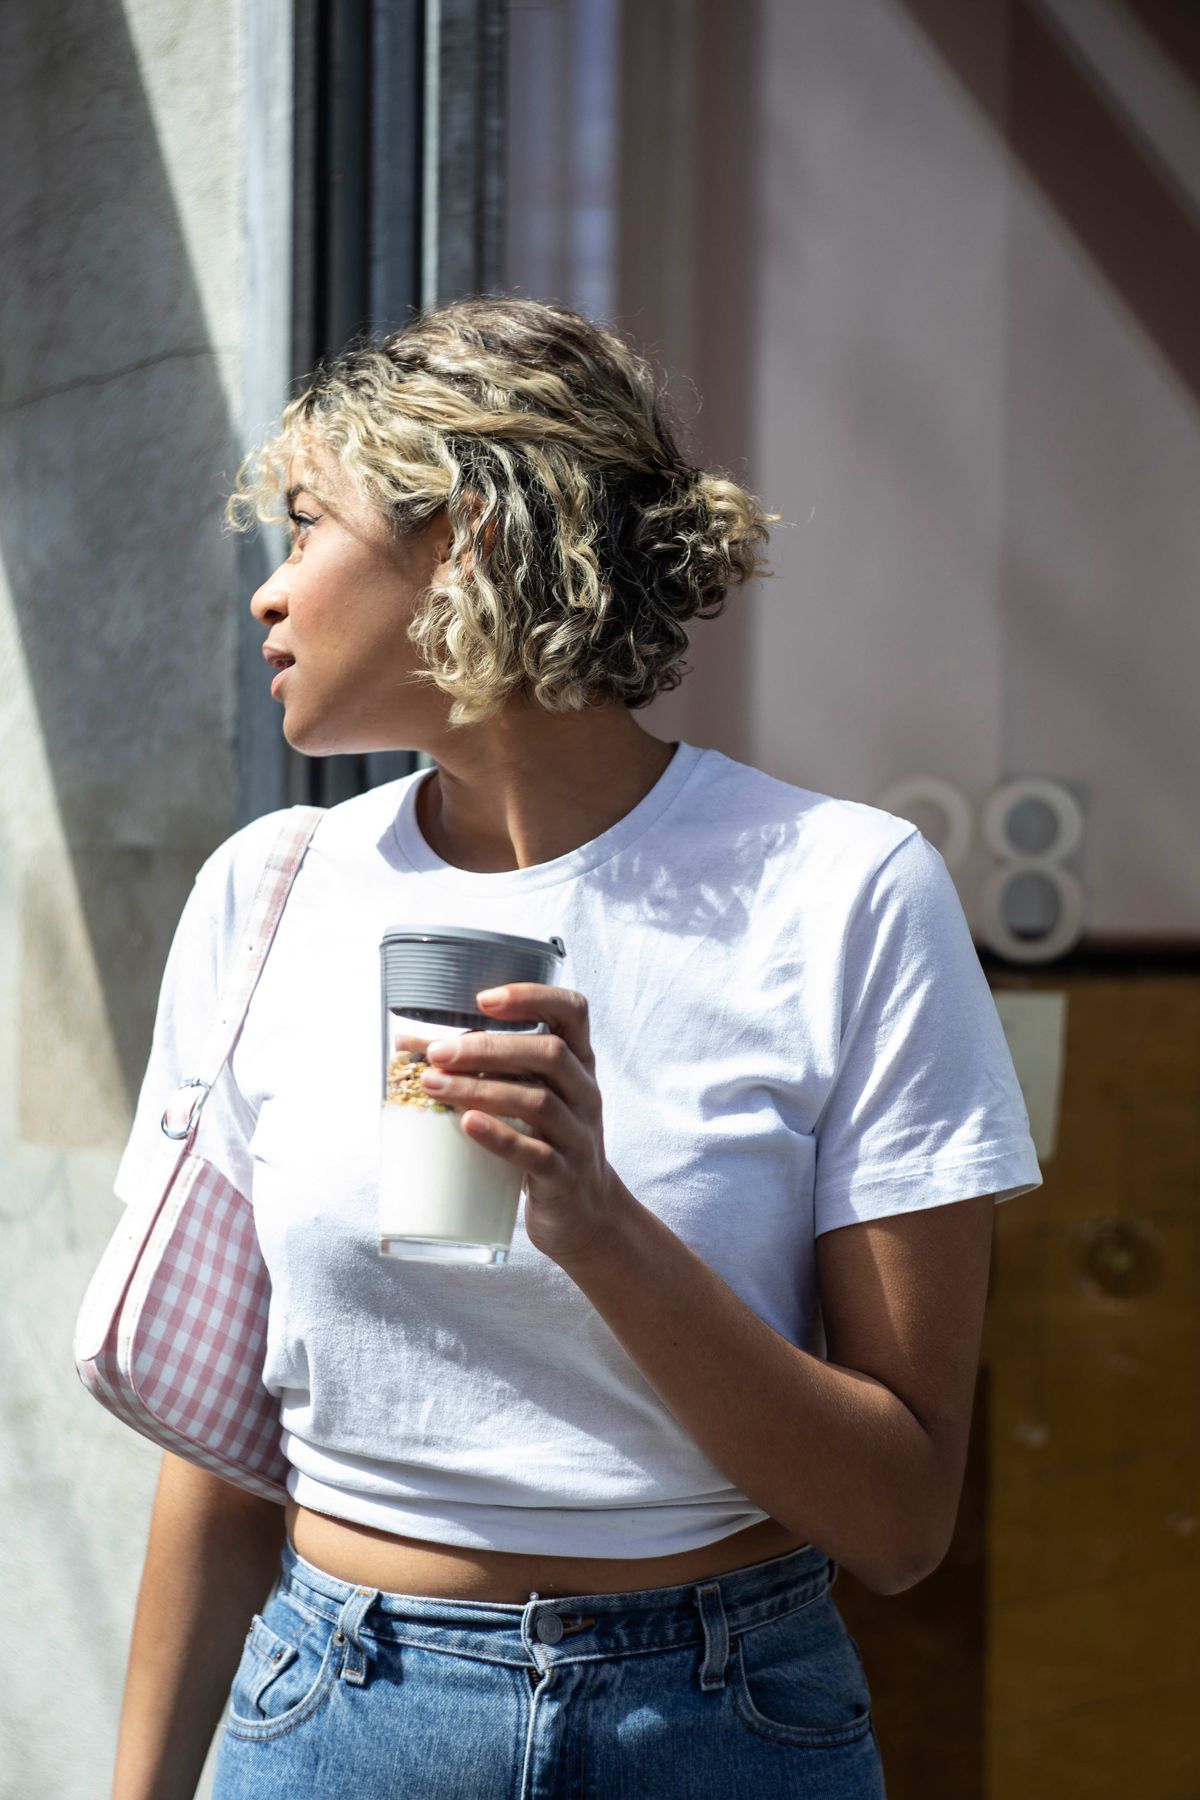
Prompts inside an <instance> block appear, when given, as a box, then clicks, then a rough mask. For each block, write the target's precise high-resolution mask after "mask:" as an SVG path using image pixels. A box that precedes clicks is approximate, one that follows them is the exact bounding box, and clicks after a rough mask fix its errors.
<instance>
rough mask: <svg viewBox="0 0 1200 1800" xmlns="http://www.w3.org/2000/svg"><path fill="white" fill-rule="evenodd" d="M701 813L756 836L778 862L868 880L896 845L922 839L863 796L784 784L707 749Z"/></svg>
mask: <svg viewBox="0 0 1200 1800" xmlns="http://www.w3.org/2000/svg"><path fill="white" fill-rule="evenodd" d="M706 760H707V762H708V792H707V794H706V796H705V800H706V804H705V809H704V810H705V816H706V820H707V822H708V825H709V828H710V829H711V828H712V827H713V826H714V825H716V826H717V827H718V828H719V829H722V830H724V831H726V832H728V833H730V834H732V835H734V836H736V837H739V838H742V839H745V838H748V837H753V838H757V839H758V841H759V843H760V844H761V845H762V846H763V847H764V848H766V849H769V850H770V851H772V852H773V858H778V860H779V861H780V862H781V863H784V864H786V863H789V862H792V861H796V862H803V863H804V864H805V865H806V866H807V867H808V868H809V869H811V868H812V866H813V865H814V864H823V865H826V866H828V868H829V869H830V870H831V871H836V872H838V873H839V874H842V875H849V876H851V877H852V878H853V877H857V878H858V879H866V878H867V877H869V876H870V875H871V874H873V873H874V872H875V871H877V870H878V869H879V868H880V867H881V866H882V864H883V863H885V862H886V861H887V860H888V858H889V857H890V856H891V855H892V853H893V852H894V851H895V850H897V849H898V848H899V846H900V845H901V844H904V843H906V842H907V841H908V840H909V839H914V838H918V839H919V838H920V837H921V833H920V832H919V831H918V829H917V827H916V826H915V825H914V824H913V823H912V821H911V820H909V819H905V818H901V817H899V816H898V815H897V814H895V813H890V812H885V811H884V809H883V808H882V807H879V806H871V805H869V804H868V803H867V802H865V801H862V800H848V799H844V798H842V797H840V796H838V795H835V794H828V793H824V792H822V791H820V790H819V789H816V788H809V787H804V786H802V785H800V784H799V783H798V782H794V781H788V780H785V779H784V778H782V777H780V776H778V775H772V774H770V773H768V771H767V770H765V769H761V768H758V767H757V766H755V765H754V764H751V763H744V762H738V761H737V760H736V759H734V758H733V757H729V756H726V755H724V753H723V752H721V751H717V750H710V751H709V753H708V757H707V759H706Z"/></svg>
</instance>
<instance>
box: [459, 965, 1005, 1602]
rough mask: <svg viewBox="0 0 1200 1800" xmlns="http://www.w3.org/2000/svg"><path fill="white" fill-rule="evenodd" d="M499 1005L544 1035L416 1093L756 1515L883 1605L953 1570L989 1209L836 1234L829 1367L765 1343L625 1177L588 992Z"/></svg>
mask: <svg viewBox="0 0 1200 1800" xmlns="http://www.w3.org/2000/svg"><path fill="white" fill-rule="evenodd" d="M495 991H496V992H497V993H499V994H503V995H505V996H506V997H505V998H504V999H500V1000H488V999H485V997H484V996H483V995H480V996H479V1002H480V1005H481V1006H483V1007H484V1009H485V1010H486V1011H488V1012H489V1013H492V1014H493V1015H494V1016H496V1017H503V1018H506V1019H516V1018H520V1019H530V1020H532V1019H539V1020H542V1021H544V1022H545V1023H546V1024H547V1025H548V1026H549V1027H550V1030H549V1034H547V1035H538V1036H534V1035H529V1034H525V1033H520V1034H515V1033H508V1032H472V1033H467V1034H465V1035H464V1036H462V1037H458V1038H454V1039H451V1040H450V1041H449V1042H448V1043H447V1044H445V1045H444V1046H437V1047H436V1048H435V1047H434V1046H432V1045H431V1046H430V1048H429V1051H428V1056H429V1059H430V1061H431V1063H436V1064H437V1065H438V1070H439V1071H444V1073H445V1075H446V1078H447V1081H448V1082H449V1085H448V1086H443V1087H441V1088H435V1085H434V1084H435V1081H436V1074H435V1072H434V1071H432V1070H431V1071H430V1072H429V1073H428V1074H427V1075H426V1077H425V1080H426V1082H427V1085H429V1086H430V1089H431V1091H437V1092H438V1093H439V1096H440V1097H441V1098H443V1099H444V1100H446V1101H447V1102H448V1103H449V1104H451V1105H453V1106H454V1107H455V1108H456V1109H458V1110H459V1111H460V1113H461V1126H462V1129H463V1130H464V1131H465V1132H466V1133H467V1134H468V1135H469V1136H470V1137H471V1138H473V1139H474V1140H475V1141H476V1142H478V1143H480V1144H483V1145H484V1146H485V1147H486V1148H487V1149H489V1150H491V1151H493V1152H494V1153H495V1154H496V1155H498V1156H501V1157H503V1158H504V1159H505V1160H506V1161H509V1162H511V1163H513V1164H514V1165H516V1166H517V1167H519V1168H520V1169H521V1170H522V1171H523V1172H524V1175H525V1185H526V1194H527V1199H526V1209H525V1223H526V1230H527V1232H528V1235H529V1238H530V1240H531V1242H532V1243H533V1244H534V1245H535V1247H536V1248H538V1249H540V1250H541V1251H543V1252H544V1253H545V1254H546V1255H547V1256H550V1257H552V1258H553V1260H554V1261H555V1262H557V1263H558V1264H559V1266H560V1267H561V1268H562V1269H563V1270H564V1271H565V1272H566V1274H568V1275H569V1276H570V1277H571V1279H572V1280H573V1281H574V1282H575V1283H576V1284H577V1285H578V1287H579V1288H580V1289H581V1290H582V1292H583V1293H584V1294H586V1295H587V1297H588V1299H589V1300H590V1301H591V1303H592V1305H593V1306H594V1307H595V1308H596V1310H597V1311H598V1312H599V1313H600V1315H601V1317H602V1318H603V1319H604V1321H605V1323H606V1324H607V1325H608V1327H609V1329H610V1330H611V1331H612V1333H613V1335H614V1336H615V1337H616V1338H617V1340H618V1341H619V1342H620V1344H621V1345H622V1346H623V1348H624V1349H625V1351H626V1352H627V1354H628V1355H629V1356H630V1358H631V1359H632V1360H633V1362H634V1363H635V1364H636V1365H637V1367H638V1368H639V1369H640V1371H641V1373H642V1374H643V1375H644V1376H645V1378H646V1380H647V1381H648V1382H649V1383H650V1385H651V1387H653V1388H654V1390H655V1391H656V1393H657V1394H658V1395H659V1397H660V1398H661V1400H662V1401H663V1403H664V1405H665V1406H667V1407H668V1408H669V1410H670V1411H671V1412H672V1413H673V1415H674V1416H675V1418H676V1419H677V1420H678V1421H679V1423H680V1424H681V1425H682V1426H683V1428H684V1430H685V1431H686V1432H687V1433H688V1434H689V1436H691V1437H692V1438H693V1440H694V1441H695V1442H696V1444H697V1445H698V1446H699V1447H700V1449H701V1450H702V1451H703V1452H704V1453H705V1455H706V1456H707V1457H708V1458H709V1460H710V1461H711V1462H712V1463H713V1464H714V1465H715V1466H716V1467H717V1468H718V1469H720V1470H721V1472H722V1474H724V1475H725V1476H726V1477H727V1478H728V1479H729V1480H730V1481H731V1482H732V1483H733V1484H734V1485H735V1486H736V1487H737V1488H738V1489H739V1490H740V1491H741V1492H742V1493H744V1494H745V1495H746V1497H747V1499H749V1500H751V1501H752V1502H753V1503H754V1504H755V1505H756V1506H759V1507H761V1508H762V1510H763V1511H764V1512H766V1513H769V1514H770V1515H771V1517H772V1518H774V1519H777V1520H778V1521H779V1522H780V1523H781V1524H782V1525H784V1526H786V1527H787V1528H788V1529H789V1530H791V1531H794V1532H795V1533H796V1534H797V1535H798V1536H799V1537H801V1538H803V1539H808V1540H809V1541H811V1542H812V1543H814V1544H816V1545H817V1546H818V1547H819V1548H820V1549H822V1550H824V1551H825V1552H826V1554H827V1555H829V1556H832V1557H833V1558H834V1559H835V1560H836V1561H837V1562H838V1563H840V1564H842V1565H844V1567H846V1568H847V1569H849V1570H850V1572H851V1573H852V1574H853V1575H854V1576H856V1578H857V1579H859V1580H860V1581H862V1582H863V1584H864V1585H865V1586H867V1587H869V1588H871V1589H872V1590H873V1591H875V1592H876V1593H879V1594H895V1593H900V1592H902V1591H903V1590H904V1589H905V1588H908V1587H912V1586H915V1585H916V1583H917V1582H919V1581H921V1580H923V1579H924V1577H925V1576H926V1575H928V1574H930V1573H931V1572H932V1571H933V1570H934V1569H935V1568H936V1567H937V1566H938V1564H939V1563H940V1562H941V1561H942V1559H943V1557H944V1556H945V1554H946V1551H947V1549H948V1548H949V1544H950V1539H951V1536H952V1533H953V1529H954V1521H955V1517H956V1515H957V1511H958V1504H959V1498H960V1494H961V1491H962V1481H963V1473H964V1470H965V1467H966V1455H967V1440H968V1435H969V1429H970V1422H971V1411H972V1405H973V1400H974V1394H975V1379H976V1373H977V1370H978V1366H979V1354H980V1345H981V1340H982V1333H983V1313H984V1305H985V1302H986V1298H987V1285H988V1269H989V1264H990V1258H991V1243H992V1228H993V1209H994V1198H993V1196H992V1195H991V1194H985V1195H981V1196H979V1197H977V1198H974V1199H970V1200H962V1201H958V1202H956V1203H953V1204H950V1205H942V1206H937V1207H932V1208H928V1209H925V1210H919V1211H916V1212H909V1213H904V1214H901V1215H898V1216H895V1217H892V1218H888V1219H879V1220H872V1221H869V1222H864V1223H863V1224H859V1225H851V1226H844V1227H841V1228H840V1229H837V1230H833V1231H827V1232H825V1233H823V1234H822V1236H821V1237H819V1238H818V1239H817V1242H816V1256H817V1282H818V1292H819V1295H820V1302H821V1315H822V1321H823V1324H824V1328H825V1337H826V1348H827V1353H828V1360H825V1361H823V1360H822V1359H821V1358H819V1357H815V1356H812V1355H810V1354H809V1353H808V1352H807V1351H805V1350H801V1349H799V1348H798V1347H797V1346H796V1345H795V1344H792V1343H790V1342H789V1341H788V1340H787V1339H786V1338H783V1337H781V1336H780V1335H779V1333H778V1332H776V1331H774V1330H772V1328H771V1327H770V1326H769V1325H768V1324H766V1323H765V1321H764V1320H762V1319H760V1318H759V1317H758V1315H757V1314H756V1313H754V1312H753V1311H752V1310H751V1308H750V1307H748V1306H747V1305H746V1304H745V1302H744V1301H743V1300H741V1299H740V1298H739V1296H738V1295H737V1294H735V1293H734V1291H733V1289H732V1288H731V1287H729V1285H728V1283H726V1282H725V1281H723V1280H722V1279H721V1277H720V1276H719V1275H717V1274H716V1273H715V1272H714V1271H713V1270H712V1269H710V1268H709V1267H708V1265H707V1264H706V1263H705V1262H703V1261H702V1259H701V1258H700V1257H698V1256H697V1255H696V1254H695V1252H694V1251H693V1250H691V1249H690V1248H689V1247H688V1245H686V1244H685V1243H684V1242H683V1241H682V1239H680V1238H679V1237H677V1236H676V1235H675V1233H674V1232H673V1231H671V1230H670V1228H669V1227H668V1226H666V1225H664V1224H663V1222H662V1221H661V1220H660V1219H659V1218H658V1217H657V1216H656V1215H655V1214H654V1213H652V1212H651V1211H650V1210H649V1209H648V1208H647V1207H645V1206H643V1205H641V1203H640V1202H639V1201H638V1200H637V1199H636V1198H635V1197H634V1196H633V1195H632V1194H631V1193H630V1192H629V1190H628V1188H626V1187H625V1185H624V1183H623V1182H622V1181H621V1180H620V1179H619V1177H618V1176H617V1174H616V1172H615V1171H614V1170H613V1169H612V1167H611V1165H610V1164H609V1162H608V1160H607V1157H606V1156H605V1153H604V1138H603V1119H602V1107H601V1098H600V1093H599V1089H598V1087H597V1084H596V1078H595V1063H594V1059H593V1056H592V1051H591V1045H590V1039H589V1032H588V1012H587V1002H586V1000H585V999H584V998H583V996H582V995H580V994H577V993H573V992H571V991H570V990H568V989H564V988H553V987H547V986H543V985H541V984H535V983H514V984H513V985H512V986H511V987H509V988H508V989H499V990H495ZM456 1065H457V1066H456ZM459 1069H463V1070H469V1071H471V1072H470V1073H465V1074H459V1073H458V1070H459ZM476 1072H477V1073H476ZM489 1076H491V1077H492V1079H488V1077H489ZM522 1077H525V1078H526V1082H529V1078H530V1077H532V1078H533V1080H532V1082H529V1084H528V1085H523V1083H522ZM497 1114H505V1115H507V1116H508V1117H510V1118H518V1119H521V1120H522V1121H523V1122H524V1123H526V1124H528V1126H529V1127H530V1130H531V1131H532V1132H534V1133H536V1134H537V1135H536V1136H529V1135H526V1133H524V1132H519V1131H516V1130H514V1129H513V1128H512V1127H511V1126H509V1125H506V1124H504V1122H503V1120H502V1119H501V1118H499V1117H497V1116H496V1115H497Z"/></svg>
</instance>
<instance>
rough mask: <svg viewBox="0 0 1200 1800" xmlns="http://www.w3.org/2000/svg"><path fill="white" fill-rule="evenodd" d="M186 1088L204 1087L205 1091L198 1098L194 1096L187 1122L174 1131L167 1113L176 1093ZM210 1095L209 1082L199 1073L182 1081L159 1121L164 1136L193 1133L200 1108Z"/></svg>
mask: <svg viewBox="0 0 1200 1800" xmlns="http://www.w3.org/2000/svg"><path fill="white" fill-rule="evenodd" d="M184 1088H203V1089H204V1092H203V1094H202V1095H200V1096H198V1097H197V1098H193V1100H192V1103H191V1105H190V1106H189V1108H188V1117H187V1124H186V1125H184V1126H183V1127H182V1128H181V1129H179V1130H174V1131H173V1130H172V1129H171V1127H170V1126H169V1125H168V1124H167V1114H168V1113H169V1112H170V1110H171V1105H172V1102H173V1101H174V1099H175V1097H176V1095H178V1094H182V1092H183V1090H184ZM208 1095H209V1085H208V1082H207V1081H204V1080H202V1079H201V1077H200V1076H199V1075H192V1076H191V1077H190V1078H189V1079H188V1080H187V1081H181V1082H180V1084H179V1086H178V1087H177V1088H176V1089H175V1092H174V1093H173V1094H172V1095H171V1099H170V1100H168V1101H167V1104H166V1106H165V1107H164V1108H163V1116H162V1118H161V1120H160V1121H159V1125H160V1129H161V1130H162V1134H163V1136H164V1137H169V1138H185V1137H188V1136H189V1135H190V1133H191V1130H192V1127H193V1125H194V1124H195V1122H196V1115H197V1114H198V1113H199V1111H200V1108H201V1107H202V1106H203V1105H204V1102H205V1100H207V1098H208Z"/></svg>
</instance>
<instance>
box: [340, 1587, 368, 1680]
mask: <svg viewBox="0 0 1200 1800" xmlns="http://www.w3.org/2000/svg"><path fill="white" fill-rule="evenodd" d="M378 1598H379V1589H378V1588H364V1587H360V1588H355V1590H354V1592H353V1593H352V1594H351V1595H350V1596H349V1598H348V1599H347V1601H346V1603H345V1605H344V1606H343V1607H342V1610H341V1612H340V1613H339V1614H338V1621H337V1625H336V1627H335V1629H334V1633H333V1641H334V1643H335V1644H344V1645H345V1646H346V1649H345V1655H344V1656H343V1658H342V1680H343V1681H350V1682H353V1684H354V1686H355V1687H361V1686H362V1684H363V1682H364V1681H365V1680H366V1678H367V1651H366V1646H365V1645H364V1644H363V1641H362V1639H361V1638H360V1636H359V1635H358V1634H359V1632H360V1630H361V1629H362V1623H363V1620H364V1619H365V1618H366V1616H367V1614H368V1613H369V1612H370V1610H371V1608H372V1607H373V1606H374V1604H375V1602H376V1601H377V1600H378Z"/></svg>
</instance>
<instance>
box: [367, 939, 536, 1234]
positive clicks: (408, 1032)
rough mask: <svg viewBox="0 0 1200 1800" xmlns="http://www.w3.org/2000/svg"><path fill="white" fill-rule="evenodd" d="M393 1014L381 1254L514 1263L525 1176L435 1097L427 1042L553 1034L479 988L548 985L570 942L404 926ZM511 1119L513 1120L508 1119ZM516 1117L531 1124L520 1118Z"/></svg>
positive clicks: (384, 968)
mask: <svg viewBox="0 0 1200 1800" xmlns="http://www.w3.org/2000/svg"><path fill="white" fill-rule="evenodd" d="M379 956H380V973H381V1001H382V1015H383V1091H382V1104H381V1109H380V1157H379V1250H380V1254H381V1255H383V1256H391V1257H399V1258H402V1259H404V1260H406V1261H414V1262H442V1263H476V1264H481V1265H484V1266H492V1267H499V1266H500V1265H502V1264H503V1263H505V1262H507V1261H508V1257H509V1254H510V1252H511V1249H512V1239H513V1230H514V1228H515V1226H516V1219H517V1208H518V1205H519V1203H520V1198H521V1188H522V1184H523V1180H524V1177H523V1176H522V1173H521V1171H520V1169H516V1168H514V1167H513V1166H512V1164H511V1163H507V1162H505V1161H504V1159H503V1157H499V1156H497V1155H496V1154H495V1153H494V1152H493V1151H491V1150H487V1149H485V1148H484V1146H483V1145H482V1144H477V1143H475V1142H474V1141H473V1140H472V1139H471V1138H469V1137H467V1136H466V1134H465V1133H464V1131H463V1129H462V1126H461V1124H460V1123H459V1114H458V1112H457V1111H455V1109H454V1108H453V1107H451V1106H448V1105H446V1104H445V1103H443V1102H442V1101H439V1100H437V1099H435V1097H434V1096H433V1095H432V1094H430V1093H427V1092H426V1090H425V1089H424V1087H423V1086H422V1084H421V1075H422V1072H423V1071H424V1069H425V1067H426V1066H427V1065H426V1063H425V1060H424V1058H423V1056H422V1054H421V1049H422V1047H423V1046H424V1045H425V1044H427V1043H429V1042H431V1041H432V1040H433V1039H434V1038H445V1037H455V1036H458V1035H460V1034H461V1033H462V1032H464V1031H520V1032H525V1033H527V1034H528V1033H531V1032H532V1033H539V1032H544V1031H545V1030H546V1029H548V1028H547V1027H545V1026H543V1025H541V1024H535V1025H528V1024H525V1023H518V1024H509V1023H507V1022H506V1021H504V1020H500V1019H493V1018H490V1017H489V1016H488V1015H487V1014H486V1013H481V1012H480V1011H479V1010H478V1008H477V1007H476V1005H475V996H476V995H477V994H478V993H479V991H480V989H481V988H488V987H502V986H504V985H505V983H507V982H510V981H537V982H543V983H546V984H548V985H549V984H550V983H552V981H553V976H554V972H555V965H556V964H557V963H559V962H561V960H562V959H563V958H564V957H565V956H566V950H565V948H564V946H563V942H562V939H561V938H551V939H549V941H543V940H542V939H540V938H522V937H513V936H510V935H509V934H507V933H505V932H499V931H474V930H468V929H466V928H465V927H459V926H440V925H405V926H395V927H392V928H391V929H389V930H388V931H386V932H385V933H384V936H383V940H382V942H381V944H380V946H379ZM500 1116H501V1117H503V1116H504V1115H503V1114H502V1115H500ZM507 1123H508V1124H510V1125H512V1126H513V1127H514V1128H515V1129H516V1130H518V1131H527V1130H528V1126H527V1124H526V1123H525V1122H524V1121H522V1120H520V1119H515V1118H513V1119H509V1120H507Z"/></svg>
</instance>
